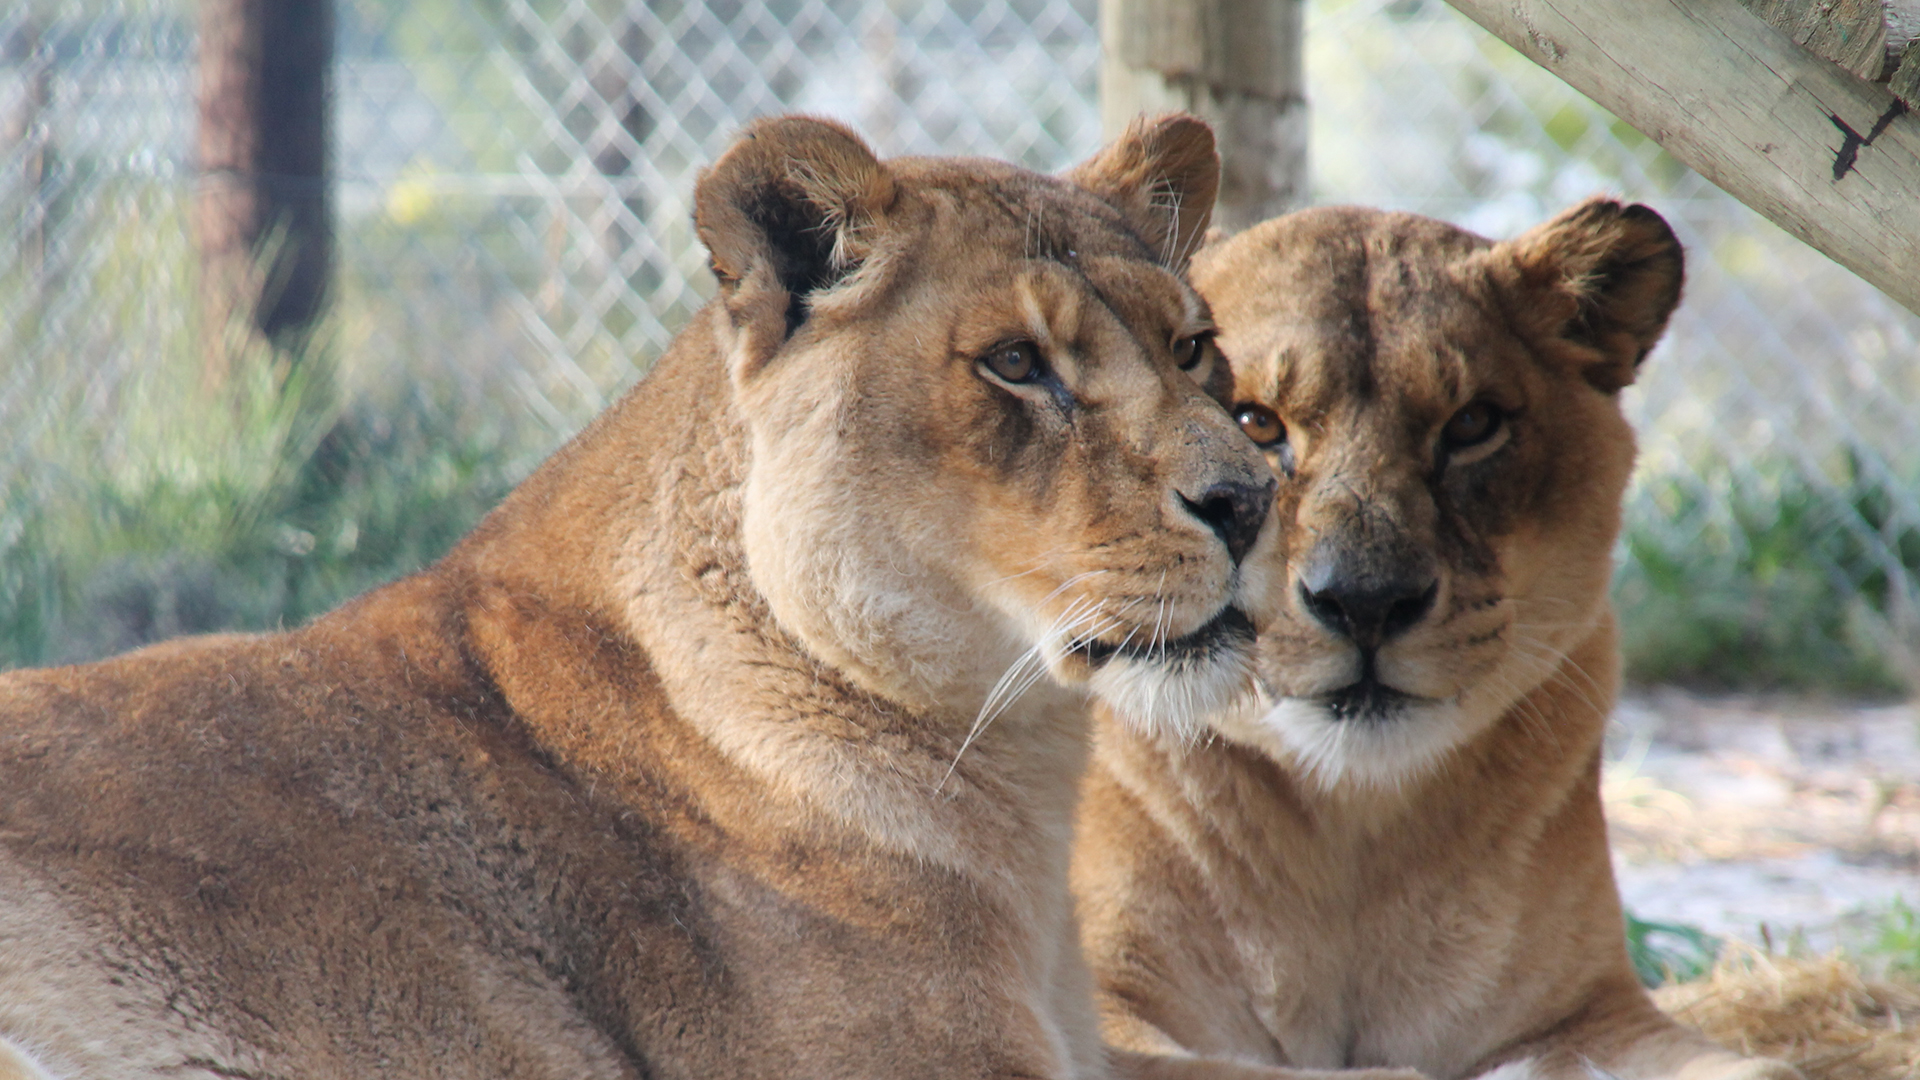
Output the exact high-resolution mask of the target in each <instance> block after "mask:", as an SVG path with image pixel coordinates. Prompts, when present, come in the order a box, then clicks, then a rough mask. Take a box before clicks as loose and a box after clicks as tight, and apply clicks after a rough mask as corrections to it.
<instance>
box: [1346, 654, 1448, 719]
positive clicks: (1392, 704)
mask: <svg viewBox="0 0 1920 1080" xmlns="http://www.w3.org/2000/svg"><path fill="white" fill-rule="evenodd" d="M1420 700H1423V699H1421V698H1418V697H1415V696H1414V695H1412V694H1409V693H1407V692H1406V691H1404V690H1395V689H1394V688H1393V687H1391V686H1388V685H1387V684H1386V683H1383V682H1381V681H1380V680H1379V679H1378V678H1375V677H1374V674H1373V668H1372V665H1371V664H1369V665H1368V668H1367V672H1366V674H1364V675H1362V676H1360V680H1359V681H1358V682H1355V683H1353V684H1351V685H1349V686H1343V687H1341V688H1340V689H1338V690H1335V691H1333V692H1332V693H1330V694H1328V695H1326V696H1325V697H1323V698H1322V699H1321V701H1322V702H1324V703H1325V704H1326V706H1327V711H1328V712H1330V713H1332V714H1333V718H1334V719H1335V720H1385V719H1387V718H1388V717H1390V716H1392V715H1393V714H1394V713H1397V712H1399V711H1400V710H1401V709H1403V708H1405V707H1406V706H1407V705H1409V704H1412V703H1413V702H1416V701H1420Z"/></svg>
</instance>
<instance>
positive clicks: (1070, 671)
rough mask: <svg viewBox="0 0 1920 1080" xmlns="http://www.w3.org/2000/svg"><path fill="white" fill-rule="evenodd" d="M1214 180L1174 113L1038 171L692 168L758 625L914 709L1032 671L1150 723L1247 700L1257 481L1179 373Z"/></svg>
mask: <svg viewBox="0 0 1920 1080" xmlns="http://www.w3.org/2000/svg"><path fill="white" fill-rule="evenodd" d="M1218 168H1219V166H1218V159H1217V157H1216V156H1215V154H1214V150H1213V137H1212V134H1211V133H1210V132H1209V131H1208V129H1207V128H1206V127H1205V125H1203V124H1201V123H1200V122H1198V121H1196V120H1193V119H1191V118H1184V117H1176V118H1169V119H1165V120H1161V121H1158V122H1155V123H1151V124H1141V125H1136V126H1135V127H1134V128H1133V129H1132V130H1131V131H1130V132H1129V133H1128V134H1127V135H1126V136H1125V137H1123V138H1122V139H1120V140H1119V141H1118V142H1116V143H1115V144H1114V145H1112V146H1110V147H1108V148H1107V149H1105V150H1103V151H1102V152H1101V153H1100V154H1099V155H1097V156H1096V157H1094V158H1093V159H1092V160H1091V161H1089V162H1087V163H1086V164H1084V165H1082V166H1080V167H1079V168H1077V169H1075V170H1074V171H1073V172H1072V173H1071V174H1069V175H1068V176H1067V177H1066V178H1064V179H1055V178H1050V177H1045V176H1039V175H1036V174H1033V173H1030V172H1027V171H1024V170H1021V169H1018V168H1015V167H1012V166H1008V165H1003V164H1000V163H997V162H989V161H973V160H968V161H956V160H953V159H920V158H903V159H895V160H891V161H886V162H882V161H879V160H877V159H876V158H875V157H874V155H873V153H872V152H871V151H870V150H869V149H868V148H867V147H866V146H865V145H864V144H863V143H862V142H861V141H860V140H859V139H858V138H856V137H855V136H854V135H852V134H850V133H849V132H847V131H846V130H844V129H842V128H840V127H838V126H835V125H833V124H830V123H826V122H822V121H818V120H808V119H797V118H788V119H781V120H773V121H767V122H762V123H759V124H756V125H754V126H753V127H751V128H749V129H748V131H747V132H746V134H745V136H744V137H743V138H742V139H741V141H740V142H739V143H737V144H736V145H735V147H734V148H733V149H732V150H730V151H729V152H728V153H727V154H726V155H725V156H724V157H722V158H721V159H720V160H719V162H717V163H716V164H715V165H714V167H713V168H712V170H711V171H710V172H708V173H707V174H706V175H705V176H704V177H703V178H702V180H701V182H700V185H699V188H698V191H697V195H696V200H697V212H696V220H697V223H698V227H699V231H700V236H701V238H702V239H703V240H704V241H705V242H706V244H707V246H708V249H709V251H710V252H711V253H712V257H713V269H714V273H715V275H716V276H717V277H718V279H719V281H720V288H721V296H722V301H723V303H722V304H720V305H716V308H717V310H718V314H717V315H716V317H715V320H714V324H713V325H714V332H715V334H716V335H717V339H718V345H719V350H720V353H721V355H722V357H723V358H724V360H725V363H726V365H727V370H728V374H729V378H730V380H731V383H732V387H733V394H734V404H735V407H736V408H737V410H738V412H739V413H740V416H741V420H742V422H743V423H744V425H745V427H746V430H747V433H748V439H749V444H750V445H749V452H748V460H749V464H748V468H747V477H746V482H745V485H744V491H743V493H742V498H743V509H742V520H743V543H744V546H745V549H746V554H747V561H748V564H749V567H750V571H751V574H752V577H753V581H754V584H755V586H756V587H757V588H758V590H759V591H760V592H761V593H762V594H763V595H764V596H765V597H766V599H767V601H768V604H769V606H770V607H771V609H772V612H773V614H774V616H775V618H776V619H777V621H778V622H779V624H780V626H781V627H782V628H784V629H785V630H786V632H788V633H789V634H791V635H793V636H794V637H796V638H797V639H799V640H800V641H801V642H802V643H804V644H805V646H806V647H807V648H808V649H809V650H810V651H811V652H813V653H814V655H816V656H818V657H820V658H821V659H823V660H825V661H827V662H829V663H831V664H833V665H834V666H836V667H839V668H840V669H842V670H844V671H846V672H847V673H848V674H849V675H851V676H852V677H853V678H854V679H856V680H857V681H858V682H860V683H861V684H862V685H864V686H865V687H866V688H867V689H868V690H870V691H872V692H876V693H879V694H883V695H886V696H888V697H891V698H893V699H896V700H900V701H903V702H906V703H909V704H913V705H915V706H921V707H926V706H933V705H938V704H941V703H949V704H952V703H960V702H971V703H974V704H977V703H978V702H980V701H981V700H982V699H983V697H986V696H988V690H989V688H990V687H992V686H993V685H994V684H995V680H998V679H1000V678H1001V677H1002V676H1003V675H1005V676H1007V678H1008V679H1009V684H1008V685H1007V686H1005V687H1004V689H1006V690H1009V691H1013V690H1017V688H1018V687H1017V686H1016V685H1014V681H1016V680H1018V679H1021V678H1031V677H1033V676H1037V675H1039V674H1041V673H1042V672H1043V671H1050V672H1051V673H1052V674H1053V675H1054V676H1055V677H1056V678H1057V679H1059V680H1060V681H1062V682H1066V683H1085V682H1088V681H1091V682H1092V683H1093V684H1095V685H1096V686H1099V687H1102V688H1104V689H1107V690H1108V691H1109V692H1110V696H1112V697H1114V698H1116V699H1117V700H1118V701H1120V702H1121V703H1122V704H1123V705H1131V706H1132V707H1133V708H1134V711H1136V712H1141V713H1155V714H1159V715H1172V716H1173V718H1175V719H1178V718H1179V713H1180V710H1181V709H1184V710H1185V711H1186V712H1188V713H1193V712H1198V711H1200V710H1204V709H1208V708H1211V707H1214V706H1217V705H1218V704H1220V703H1221V702H1222V701H1223V700H1224V699H1225V697H1226V696H1228V695H1229V694H1232V693H1234V692H1235V691H1236V689H1237V688H1238V687H1240V686H1242V685H1244V683H1245V682H1246V678H1247V668H1248V665H1249V658H1250V653H1251V646H1252V638H1253V632H1252V629H1251V625H1250V623H1249V621H1248V616H1247V614H1246V610H1247V608H1248V607H1249V606H1250V605H1251V603H1252V599H1251V597H1252V596H1253V594H1254V593H1255V592H1256V591H1257V590H1256V589H1255V588H1254V586H1253V583H1252V582H1250V580H1249V579H1250V577H1251V576H1252V575H1250V574H1249V573H1248V572H1247V571H1245V570H1243V569H1242V564H1243V562H1244V561H1245V560H1247V558H1248V556H1249V552H1250V551H1251V550H1252V549H1253V548H1254V546H1255V543H1256V541H1257V539H1258V538H1259V535H1260V532H1261V529H1262V525H1263V523H1264V522H1265V521H1266V519H1267V511H1268V508H1269V505H1270V503H1271V496H1272V491H1273V484H1274V481H1273V477H1272V475H1271V472H1270V470H1269V469H1268V468H1267V466H1266V465H1265V463H1264V462H1262V461H1261V458H1260V454H1259V451H1258V450H1256V449H1255V448H1254V447H1252V446H1251V445H1249V444H1248V443H1247V441H1246V439H1245V438H1244V437H1243V436H1242V435H1241V434H1240V432H1239V431H1238V430H1236V428H1235V425H1234V422H1233V420H1232V418H1231V417H1229V416H1228V415H1227V414H1226V413H1224V412H1223V411H1222V410H1221V409H1220V408H1219V407H1218V406H1217V405H1216V404H1215V403H1214V402H1213V401H1212V400H1210V399H1209V398H1208V397H1207V395H1206V394H1205V393H1204V391H1203V390H1202V389H1201V386H1200V385H1197V384H1200V383H1205V382H1206V381H1207V380H1208V379H1209V378H1210V377H1216V376H1215V373H1214V367H1215V365H1216V358H1215V357H1216V354H1215V352H1214V349H1213V346H1212V336H1213V332H1214V326H1213V321H1212V317H1211V316H1210V314H1209V313H1208V310H1207V306H1206V304H1205V303H1204V302H1203V301H1202V300H1201V299H1200V297H1199V295H1198V294H1197V293H1195V292H1194V291H1193V289H1191V288H1190V287H1189V286H1188V285H1187V283H1186V282H1185V281H1184V280H1183V278H1182V272H1183V270H1184V267H1185V263H1186V256H1187V253H1188V252H1189V250H1190V249H1191V247H1192V246H1193V245H1194V242H1195V237H1196V236H1198V235H1199V234H1200V232H1201V231H1202V230H1203V229H1204V228H1205V225H1206V221H1207V216H1208V213H1209V210H1210V208H1211V206H1212V202H1213V194H1214V189H1215V186H1216V183H1217V178H1218ZM1217 377H1218V378H1224V366H1223V365H1221V370H1220V371H1219V373H1218V375H1217ZM1022 658H1025V659H1026V660H1027V661H1028V662H1029V663H1028V664H1021V665H1020V666H1019V668H1018V669H1014V665H1015V664H1016V663H1018V662H1019V661H1020V660H1021V659H1022ZM968 707H969V708H970V707H971V706H968ZM1169 710H1172V712H1171V714H1170V713H1169Z"/></svg>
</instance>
